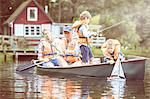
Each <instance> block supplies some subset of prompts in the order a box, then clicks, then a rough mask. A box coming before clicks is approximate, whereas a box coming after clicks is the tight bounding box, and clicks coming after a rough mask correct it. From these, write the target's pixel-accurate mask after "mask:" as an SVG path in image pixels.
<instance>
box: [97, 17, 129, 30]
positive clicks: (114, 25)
mask: <svg viewBox="0 0 150 99" xmlns="http://www.w3.org/2000/svg"><path fill="white" fill-rule="evenodd" d="M124 22H126V21H125V20H123V21H120V22H118V23H116V24H113V25H111V26H109V27H106V28H104V29H102V30H100V31H99V33H101V32H103V31H106V30H108V29H110V28H113V27H116V26H117V25H120V24H122V23H124Z"/></svg>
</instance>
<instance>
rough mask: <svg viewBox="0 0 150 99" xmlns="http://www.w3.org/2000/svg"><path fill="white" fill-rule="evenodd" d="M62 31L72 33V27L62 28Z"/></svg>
mask: <svg viewBox="0 0 150 99" xmlns="http://www.w3.org/2000/svg"><path fill="white" fill-rule="evenodd" d="M63 31H67V32H72V27H71V26H65V27H64V28H63Z"/></svg>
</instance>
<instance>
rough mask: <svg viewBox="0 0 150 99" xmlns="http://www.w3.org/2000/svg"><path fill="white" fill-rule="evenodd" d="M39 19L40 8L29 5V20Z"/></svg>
mask: <svg viewBox="0 0 150 99" xmlns="http://www.w3.org/2000/svg"><path fill="white" fill-rule="evenodd" d="M37 20H38V8H37V7H28V8H27V21H37Z"/></svg>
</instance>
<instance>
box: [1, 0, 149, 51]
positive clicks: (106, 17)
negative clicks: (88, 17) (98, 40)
mask: <svg viewBox="0 0 150 99" xmlns="http://www.w3.org/2000/svg"><path fill="white" fill-rule="evenodd" d="M23 1H25V0H1V3H3V5H2V8H1V9H3V13H2V14H3V15H7V14H11V13H12V12H13V11H14V10H15V9H16V8H17V7H18V5H20V4H21V3H22V2H23ZM37 1H38V2H39V3H40V4H41V5H42V6H43V7H44V6H45V5H46V4H47V5H48V6H49V12H50V15H51V17H52V18H53V20H54V21H55V22H65V23H67V22H69V23H72V22H73V21H74V20H76V19H77V18H78V17H79V14H80V13H81V12H82V11H83V10H88V11H90V12H91V14H92V16H95V17H93V19H92V22H91V23H94V24H100V25H102V26H103V28H107V27H109V26H112V25H114V24H117V23H118V22H120V21H123V20H124V21H125V22H124V23H122V24H119V25H117V26H115V27H112V28H110V29H108V30H106V31H103V32H102V33H103V35H104V36H106V37H107V38H117V39H119V40H120V41H121V43H122V44H123V45H125V46H128V47H134V48H135V47H138V46H141V47H143V46H144V47H149V46H150V43H149V41H150V30H149V27H150V24H149V23H150V15H149V14H150V6H149V5H150V0H55V2H53V1H54V0H37ZM10 6H12V8H11V9H10ZM6 18H7V17H6Z"/></svg>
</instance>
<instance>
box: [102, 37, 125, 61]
mask: <svg viewBox="0 0 150 99" xmlns="http://www.w3.org/2000/svg"><path fill="white" fill-rule="evenodd" d="M101 50H102V52H103V55H104V62H109V63H110V64H113V63H114V62H115V61H116V60H117V59H118V58H120V59H121V60H124V59H125V58H124V56H123V54H122V52H121V44H120V42H119V41H118V40H116V39H108V40H107V41H106V42H105V43H104V44H103V45H102V46H101Z"/></svg>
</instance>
